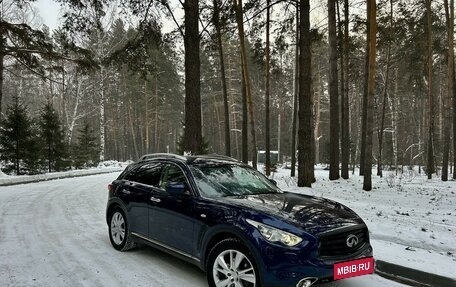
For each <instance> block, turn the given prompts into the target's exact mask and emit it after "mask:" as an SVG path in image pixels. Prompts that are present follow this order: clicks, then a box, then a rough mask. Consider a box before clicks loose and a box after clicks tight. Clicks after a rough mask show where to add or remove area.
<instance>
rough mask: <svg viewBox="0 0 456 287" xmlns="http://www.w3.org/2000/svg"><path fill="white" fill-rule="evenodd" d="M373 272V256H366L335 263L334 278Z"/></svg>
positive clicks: (338, 278)
mask: <svg viewBox="0 0 456 287" xmlns="http://www.w3.org/2000/svg"><path fill="white" fill-rule="evenodd" d="M372 273H374V258H373V257H366V258H362V259H357V260H351V261H345V262H340V263H336V264H334V280H340V279H346V278H351V277H356V276H362V275H367V274H372Z"/></svg>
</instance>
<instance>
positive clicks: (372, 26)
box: [363, 0, 377, 191]
mask: <svg viewBox="0 0 456 287" xmlns="http://www.w3.org/2000/svg"><path fill="white" fill-rule="evenodd" d="M367 13H368V21H369V31H368V33H369V34H370V37H369V81H368V98H367V122H366V153H365V165H364V182H363V189H364V190H366V191H370V190H372V137H373V133H374V129H373V127H374V96H375V54H376V44H377V38H376V35H377V15H376V14H377V7H376V3H375V0H368V1H367Z"/></svg>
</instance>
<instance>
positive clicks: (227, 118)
mask: <svg viewBox="0 0 456 287" xmlns="http://www.w3.org/2000/svg"><path fill="white" fill-rule="evenodd" d="M213 2H214V17H213V23H214V27H215V32H216V37H217V48H218V53H219V58H220V77H221V81H222V93H223V108H224V113H225V155H227V156H231V135H230V107H229V103H228V91H227V85H226V74H225V59H224V53H223V45H222V32H221V27H220V7H219V0H214V1H213Z"/></svg>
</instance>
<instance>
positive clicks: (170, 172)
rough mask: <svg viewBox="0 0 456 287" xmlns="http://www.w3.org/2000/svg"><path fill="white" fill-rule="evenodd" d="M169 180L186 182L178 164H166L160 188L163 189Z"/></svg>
mask: <svg viewBox="0 0 456 287" xmlns="http://www.w3.org/2000/svg"><path fill="white" fill-rule="evenodd" d="M170 182H176V183H186V179H185V175H184V173H183V172H182V170H181V169H180V168H179V167H178V166H176V165H174V164H168V165H166V168H165V171H164V173H163V177H162V180H161V182H160V188H161V189H163V190H165V189H166V185H167V184H168V183H170Z"/></svg>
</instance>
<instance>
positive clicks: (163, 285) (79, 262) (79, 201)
mask: <svg viewBox="0 0 456 287" xmlns="http://www.w3.org/2000/svg"><path fill="white" fill-rule="evenodd" d="M117 175H118V173H111V174H101V175H94V176H87V177H78V178H66V179H61V180H54V181H46V182H39V183H31V184H24V185H16V186H7V187H0V286H3V287H18V286H43V287H44V286H46V287H60V286H72V287H73V286H75V287H77V286H94V287H99V286H109V287H115V286H121V287H125V286H150V287H173V286H185V287H203V286H207V283H206V277H205V274H204V273H203V272H202V271H201V270H199V269H198V268H197V267H195V266H193V265H191V264H188V263H186V262H184V261H181V260H178V259H176V258H174V257H172V256H169V255H166V254H164V253H162V252H160V251H157V250H155V249H152V248H149V247H141V248H139V249H135V250H133V251H130V252H118V251H116V250H114V248H112V247H111V244H110V242H109V237H108V228H107V225H106V221H105V207H106V201H107V195H108V191H107V184H108V183H109V182H111V181H112V180H113V179H115V178H116V177H117ZM325 286H326V287H329V286H331V287H366V286H369V287H400V286H404V285H401V284H398V283H395V282H392V281H389V280H386V279H383V278H380V277H379V276H377V275H371V276H363V277H359V278H353V279H349V280H345V281H340V282H335V283H331V284H328V285H322V287H325Z"/></svg>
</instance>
